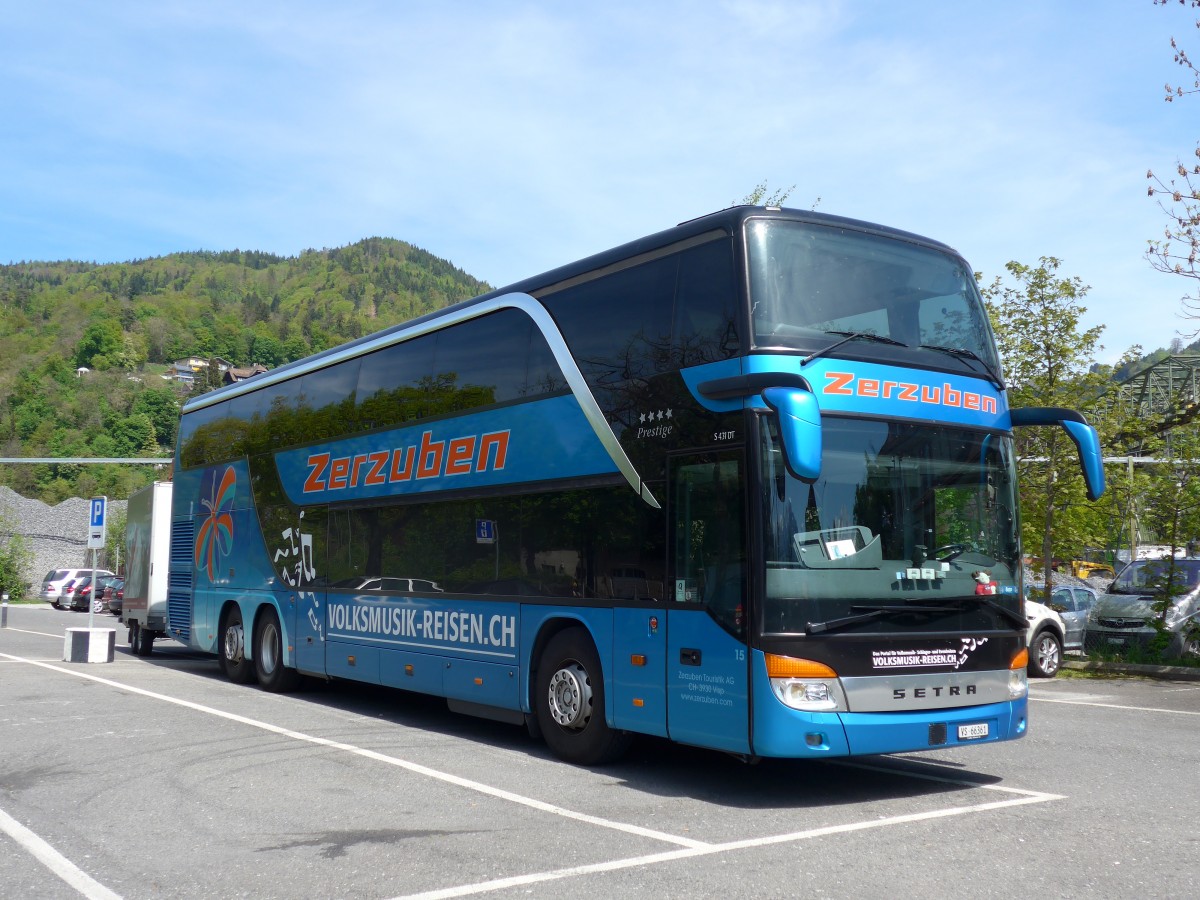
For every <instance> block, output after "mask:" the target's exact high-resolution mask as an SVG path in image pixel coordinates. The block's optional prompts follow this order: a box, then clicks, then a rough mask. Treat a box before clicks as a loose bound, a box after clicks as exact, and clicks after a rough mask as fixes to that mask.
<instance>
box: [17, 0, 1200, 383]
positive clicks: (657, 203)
mask: <svg viewBox="0 0 1200 900" xmlns="http://www.w3.org/2000/svg"><path fill="white" fill-rule="evenodd" d="M1195 18H1196V15H1195V14H1194V13H1193V12H1192V11H1190V10H1187V9H1184V8H1182V7H1177V6H1174V5H1173V6H1170V7H1167V8H1165V9H1164V8H1160V7H1156V6H1153V5H1151V2H1150V0H1092V2H1089V3H1086V4H1084V3H1080V2H1070V3H1047V2H1045V0H1008V2H1006V3H1003V4H998V3H964V2H962V0H956V2H949V0H913V2H906V3H895V2H876V0H857V2H850V0H847V2H834V0H828V2H827V0H813V2H802V0H791V2H783V0H780V2H771V0H746V2H734V0H730V2H702V0H691V2H673V0H665V2H654V0H629V2H627V0H605V2H598V3H578V2H561V3H552V2H543V3H522V2H520V0H505V2H459V3H450V2H402V0H395V2H380V3H367V2H357V0H343V2H339V3H336V4H332V3H315V2H314V3H304V2H290V3H268V2H246V0H240V2H234V3H226V2H221V0H206V2H203V3H201V2H194V3H173V2H166V0H158V2H144V3H143V2H121V0H112V2H107V3H94V2H47V3H7V4H4V6H3V7H2V8H0V101H2V103H3V106H2V109H3V117H2V118H0V166H2V172H3V177H2V178H0V263H6V262H16V261H21V260H34V259H37V260H59V259H81V260H89V261H90V260H94V261H97V262H112V261H122V260H129V259H138V258H145V257H150V256H159V255H162V254H166V253H171V252H175V251H181V250H199V249H206V250H226V249H233V248H239V249H254V250H264V251H269V252H273V253H278V254H281V255H294V254H297V253H300V252H301V251H303V250H305V249H308V248H320V247H336V246H341V245H344V244H348V243H352V242H354V241H357V240H359V239H361V238H364V237H369V236H374V235H382V236H387V237H395V238H400V239H402V240H406V241H409V242H411V243H414V244H416V245H418V246H420V247H423V248H424V249H426V250H428V251H430V252H431V253H434V254H436V255H438V256H441V257H445V258H447V259H449V260H451V261H452V262H453V263H454V264H455V265H457V266H459V267H460V268H462V269H464V270H465V271H467V272H469V273H470V274H472V275H474V276H476V277H478V278H482V279H484V280H487V281H489V282H491V283H492V284H494V285H497V286H500V285H503V284H506V283H508V282H511V281H515V280H517V279H519V278H522V277H524V276H527V275H531V274H535V273H536V272H539V271H542V270H544V269H548V268H552V267H554V266H557V265H560V264H562V263H565V262H568V261H570V260H572V259H576V258H578V257H581V256H585V255H588V254H590V253H593V252H597V251H599V250H603V249H606V248H607V247H610V246H614V245H616V244H619V243H622V242H624V241H626V240H631V239H633V238H636V237H640V236H642V235H644V234H648V233H651V232H654V231H658V230H660V229H662V228H666V227H669V226H671V225H674V224H675V223H676V222H679V221H683V220H685V219H689V218H693V217H694V216H697V215H702V214H704V213H707V212H712V211H714V210H716V209H719V208H722V207H724V206H728V205H729V204H731V203H733V202H735V201H737V200H740V199H741V198H742V197H744V196H745V195H746V194H747V193H748V192H749V191H751V190H752V189H753V187H754V186H755V184H757V183H758V182H760V181H763V180H766V181H768V183H769V185H770V186H771V187H773V188H786V187H788V186H790V185H793V184H794V185H795V188H794V190H793V191H792V194H791V197H790V198H789V201H788V205H791V206H797V207H800V208H810V207H812V206H813V205H814V204H815V205H816V208H817V209H819V210H820V211H822V212H828V213H835V214H838V215H846V216H852V217H856V218H862V219H868V220H872V221H876V222H882V223H885V224H888V225H892V226H895V227H899V228H904V229H907V230H910V231H915V232H918V233H921V234H926V235H928V236H930V237H934V238H938V239H940V240H943V241H945V242H946V243H949V244H951V245H952V246H954V247H956V248H957V249H958V250H960V251H961V252H962V253H963V254H964V255H965V256H966V257H967V259H968V260H969V261H970V262H971V264H972V265H973V266H974V267H975V269H977V270H979V271H982V272H983V273H984V275H985V277H986V278H987V280H988V281H990V280H991V279H992V277H994V276H995V275H999V274H1003V266H1004V263H1005V262H1007V261H1008V260H1013V259H1015V260H1018V261H1020V262H1024V263H1029V264H1036V262H1037V260H1038V258H1039V257H1041V256H1057V257H1059V258H1060V259H1062V261H1063V266H1062V268H1061V270H1060V272H1061V273H1063V274H1066V275H1075V276H1078V277H1079V278H1081V279H1082V280H1083V282H1084V283H1086V284H1088V285H1090V286H1091V292H1090V293H1089V295H1088V296H1087V298H1086V299H1085V305H1086V306H1088V309H1089V312H1088V315H1087V318H1086V320H1085V324H1086V325H1088V326H1090V325H1097V324H1103V325H1105V326H1107V328H1106V331H1105V334H1104V337H1103V339H1102V340H1103V344H1104V345H1105V349H1104V351H1103V352H1102V353H1101V354H1100V358H1101V359H1103V360H1105V361H1112V360H1115V358H1116V357H1117V356H1119V355H1120V353H1121V352H1122V351H1123V350H1125V349H1126V348H1127V347H1128V346H1129V345H1131V344H1134V343H1140V344H1142V345H1143V346H1144V347H1145V348H1146V349H1147V350H1150V349H1154V348H1156V347H1159V346H1166V345H1167V344H1169V343H1170V341H1171V339H1172V338H1173V337H1174V336H1175V335H1176V334H1177V333H1178V332H1183V333H1184V335H1185V336H1186V335H1189V334H1190V333H1191V332H1192V331H1193V330H1195V327H1196V326H1198V325H1200V323H1197V322H1189V321H1187V320H1184V319H1182V318H1180V315H1179V314H1180V310H1181V304H1180V302H1179V300H1180V297H1181V296H1182V295H1183V294H1184V293H1185V292H1186V291H1187V290H1188V287H1189V285H1188V284H1187V283H1186V282H1185V280H1183V279H1180V278H1175V277H1171V276H1167V275H1162V274H1159V273H1156V272H1154V271H1153V270H1152V269H1151V268H1150V266H1149V264H1148V263H1147V262H1146V261H1145V259H1144V252H1145V248H1146V241H1147V240H1148V239H1152V238H1156V237H1158V236H1160V235H1161V233H1162V230H1163V227H1164V225H1165V224H1166V219H1165V217H1164V216H1163V214H1162V212H1161V211H1160V210H1159V209H1158V208H1157V206H1156V205H1155V202H1154V201H1152V200H1151V199H1150V198H1148V197H1147V196H1146V187H1147V184H1146V170H1147V169H1150V168H1153V169H1155V170H1160V171H1163V172H1169V171H1171V170H1172V169H1173V168H1174V164H1175V161H1176V160H1178V159H1181V158H1183V159H1187V158H1190V157H1191V154H1192V153H1193V152H1194V150H1195V148H1196V141H1197V139H1198V138H1200V97H1197V98H1193V99H1191V100H1184V101H1181V102H1176V103H1172V104H1167V103H1164V102H1163V99H1162V97H1163V84H1164V83H1165V82H1167V81H1178V80H1180V76H1181V75H1182V74H1183V73H1182V70H1180V69H1179V67H1177V66H1176V65H1174V63H1173V62H1172V56H1171V49H1170V39H1171V37H1172V36H1175V37H1178V38H1180V39H1182V40H1183V41H1184V42H1185V46H1191V47H1193V48H1194V52H1193V55H1194V56H1200V31H1198V30H1197V29H1196V27H1195V25H1194V24H1193V23H1194V20H1195Z"/></svg>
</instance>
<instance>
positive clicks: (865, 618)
mask: <svg viewBox="0 0 1200 900" xmlns="http://www.w3.org/2000/svg"><path fill="white" fill-rule="evenodd" d="M850 608H851V609H862V610H866V612H861V613H856V614H855V615H853V616H843V617H842V618H840V619H830V620H829V621H828V622H809V623H808V624H807V625H805V626H804V633H805V634H821V633H822V632H825V631H837V630H838V629H840V628H846V627H847V626H850V625H857V624H858V623H859V622H869V621H871V620H872V619H878V618H880V617H881V616H886V615H889V614H892V613H903V614H906V615H907V614H908V613H942V612H945V611H946V607H944V606H863V605H858V604H856V605H854V606H851V607H850Z"/></svg>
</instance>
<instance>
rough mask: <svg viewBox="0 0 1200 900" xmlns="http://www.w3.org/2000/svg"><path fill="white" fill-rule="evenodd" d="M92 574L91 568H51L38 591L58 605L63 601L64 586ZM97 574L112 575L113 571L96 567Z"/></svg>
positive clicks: (54, 604)
mask: <svg viewBox="0 0 1200 900" xmlns="http://www.w3.org/2000/svg"><path fill="white" fill-rule="evenodd" d="M91 574H92V570H91V569H51V570H50V571H49V572H47V573H46V577H45V578H43V579H42V589H41V591H39V592H38V596H39V597H40V598H41V599H43V600H47V601H49V602H50V603H51V605H53V606H55V607H57V606H59V604H61V603H62V599H63V588H64V587H66V586H67V585H68V584H70V583H71V582H72V581H74V580H75V579H77V578H83V577H84V576H85V575H87V576H90V575H91ZM96 574H97V575H111V574H113V573H112V572H110V571H108V569H96Z"/></svg>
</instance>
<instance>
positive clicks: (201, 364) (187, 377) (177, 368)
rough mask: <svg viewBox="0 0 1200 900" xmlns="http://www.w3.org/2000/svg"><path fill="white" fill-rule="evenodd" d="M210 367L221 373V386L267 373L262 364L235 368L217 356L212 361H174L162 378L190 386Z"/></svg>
mask: <svg viewBox="0 0 1200 900" xmlns="http://www.w3.org/2000/svg"><path fill="white" fill-rule="evenodd" d="M212 365H215V366H216V367H217V371H219V372H220V373H221V382H222V383H223V384H233V383H234V382H237V381H244V380H246V379H247V378H253V377H254V376H255V375H259V374H261V373H263V372H265V371H267V367H266V366H264V365H263V364H262V363H254V364H253V365H250V366H235V365H234V364H233V363H231V362H229V361H228V360H226V359H221V357H219V356H214V357H213V358H212V359H202V358H201V357H199V356H188V357H186V358H184V359H177V360H175V362H174V363H173V364H172V366H171V368H170V369H168V370H167V371H166V372H164V373H163V375H162V377H163V379H164V380H166V381H181V382H183V383H184V384H187V385H192V384H194V383H195V382H196V378H197V377H198V376H199V375H200V373H202V372H203V371H204V370H205V369H207V368H209V366H212Z"/></svg>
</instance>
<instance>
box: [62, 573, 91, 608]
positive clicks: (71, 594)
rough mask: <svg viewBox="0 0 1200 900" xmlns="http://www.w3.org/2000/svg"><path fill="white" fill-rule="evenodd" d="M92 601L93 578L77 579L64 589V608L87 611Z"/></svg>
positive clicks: (85, 576)
mask: <svg viewBox="0 0 1200 900" xmlns="http://www.w3.org/2000/svg"><path fill="white" fill-rule="evenodd" d="M91 599H92V576H91V575H84V576H83V577H82V578H76V579H75V580H74V581H72V582H71V583H70V584H69V585H67V586H66V587H65V588H63V601H62V603H63V606H65V607H66V608H67V609H87V608H88V603H90V602H91Z"/></svg>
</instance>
